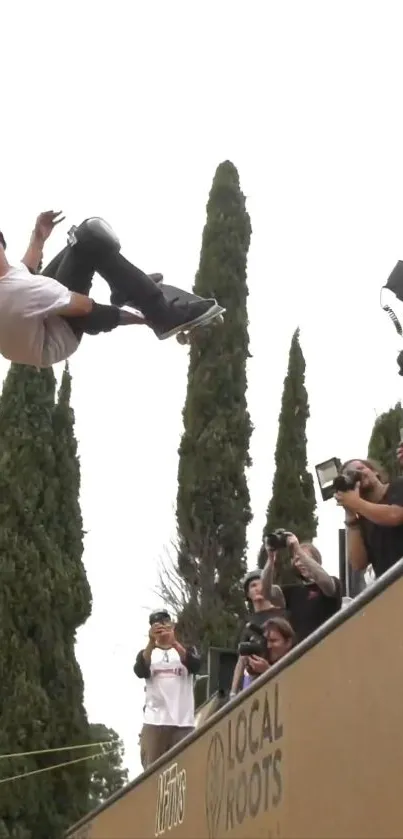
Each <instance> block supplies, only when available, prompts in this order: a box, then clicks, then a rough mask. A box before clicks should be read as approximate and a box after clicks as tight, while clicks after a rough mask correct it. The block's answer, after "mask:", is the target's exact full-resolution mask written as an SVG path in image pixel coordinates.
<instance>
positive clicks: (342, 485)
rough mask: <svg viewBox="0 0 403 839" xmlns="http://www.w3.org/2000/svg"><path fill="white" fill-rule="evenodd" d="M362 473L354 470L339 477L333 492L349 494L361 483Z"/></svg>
mask: <svg viewBox="0 0 403 839" xmlns="http://www.w3.org/2000/svg"><path fill="white" fill-rule="evenodd" d="M360 477H361V476H360V473H359V472H356V471H354V470H346V471H345V472H343V474H342V475H337V478H335V479H334V481H333V492H348V491H349V490H350V489H354V487H355V485H356V484H357V483H359V482H360Z"/></svg>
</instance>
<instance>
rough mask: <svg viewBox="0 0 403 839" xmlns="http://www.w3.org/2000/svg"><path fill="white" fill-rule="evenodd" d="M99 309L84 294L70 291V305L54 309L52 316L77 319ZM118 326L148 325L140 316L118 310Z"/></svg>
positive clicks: (124, 310) (105, 307) (104, 307)
mask: <svg viewBox="0 0 403 839" xmlns="http://www.w3.org/2000/svg"><path fill="white" fill-rule="evenodd" d="M100 308H101V307H100V306H99V305H98V304H97V303H95V302H94V300H92V299H91V297H87V296H86V295H85V294H77V292H75V291H72V292H71V297H70V303H68V304H67V306H61V307H60V309H56V311H55V312H54V314H55V315H60V316H64V317H71V318H74V317H76V318H77V317H82V316H83V315H89V314H90V313H91V312H93V311H94V310H95V309H97V310H99V309H100ZM102 308H103V309H107V308H108V309H112V308H115V307H113V306H111V307H109V306H108V307H107V306H103V307H102ZM119 324H120V325H121V326H124V325H125V324H127V325H133V324H138V325H139V326H144V325H148V324H147V322H146V320H145V319H144V318H143V316H142V315H140V314H136V313H135V312H128V311H127V310H126V309H120V310H119Z"/></svg>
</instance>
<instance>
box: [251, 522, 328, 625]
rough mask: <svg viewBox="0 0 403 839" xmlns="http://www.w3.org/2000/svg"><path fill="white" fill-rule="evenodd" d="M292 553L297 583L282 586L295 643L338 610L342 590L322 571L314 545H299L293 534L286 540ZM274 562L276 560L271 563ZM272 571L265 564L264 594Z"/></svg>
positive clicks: (267, 589) (319, 555)
mask: <svg viewBox="0 0 403 839" xmlns="http://www.w3.org/2000/svg"><path fill="white" fill-rule="evenodd" d="M287 545H288V547H289V548H290V549H291V552H292V558H291V561H292V565H293V568H294V572H295V574H296V582H295V584H294V583H291V584H289V585H285V586H283V591H282V594H283V596H284V601H285V606H286V609H287V614H288V618H289V621H290V623H291V626H292V627H293V629H294V631H295V633H296V636H297V639H298V641H302V640H303V639H304V638H306V637H307V636H308V635H310V634H311V632H314V631H315V630H316V629H318V628H319V626H321V625H322V624H323V623H324V622H325V621H327V620H328V619H329V618H330V617H332V615H334V614H336V612H338V611H339V609H340V608H341V588H340V582H339V580H338V579H337V577H331V576H330V574H328V573H327V571H325V569H324V568H322V557H321V554H320V552H319V551H318V549H317V548H316V547H315V545H312V544H311V543H310V542H304V543H302V544H300V543H299V541H298V539H297V537H296V536H295V535H294V534H293V533H292V534H290V535H289V536H288V538H287ZM273 562H275V559H274V560H273ZM271 574H272V571H271V569H270V567H269V566H268V564H266V567H265V569H264V572H263V592H264V594H265V595H266V596H267V595H268V594H269V592H270V585H271V579H272V576H271Z"/></svg>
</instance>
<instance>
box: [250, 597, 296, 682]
mask: <svg viewBox="0 0 403 839" xmlns="http://www.w3.org/2000/svg"><path fill="white" fill-rule="evenodd" d="M272 612H273V614H272V615H271V617H270V618H269V620H268V621H266V623H265V624H263V626H262V627H260V626H256V625H254V624H253V622H251V623H250V624H249V631H250V633H251V634H250V639H249V640H248V641H241V643H240V645H239V650H240V652H241V654H242V657H243V663H244V666H245V669H246V674H247V678H246V679H245V683H244V685H243V687H244V688H245V687H248V685H249V684H251V682H253V681H254V679H257V677H258V676H261V674H262V673H266V671H267V670H269V668H270V667H271V666H272V665H273V664H275V663H276V662H277V661H280V659H281V658H283V656H285V655H286V654H287V653H288V652H289V651H290V650H291V649H292V647H293V646H294V645H295V642H296V635H295V632H294V630H293V628H292V626H291V624H290V623H289V622H288V621H287V620H286V619H285V618H284V617H280V616H279V615H275V614H274V610H272Z"/></svg>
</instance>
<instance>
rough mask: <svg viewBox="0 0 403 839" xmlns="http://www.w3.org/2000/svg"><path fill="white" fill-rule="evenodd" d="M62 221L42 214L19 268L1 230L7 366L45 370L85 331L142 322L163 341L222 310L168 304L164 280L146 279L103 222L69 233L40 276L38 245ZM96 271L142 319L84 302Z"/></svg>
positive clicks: (1, 326) (2, 339) (0, 323)
mask: <svg viewBox="0 0 403 839" xmlns="http://www.w3.org/2000/svg"><path fill="white" fill-rule="evenodd" d="M63 220H64V219H63V217H61V214H60V213H59V212H54V211H53V210H49V211H48V212H45V213H41V215H40V216H38V218H37V221H36V224H35V228H34V231H33V233H32V236H31V240H30V243H29V247H28V250H27V252H26V254H25V256H24V258H23V260H22V262H21V263H19V264H17V265H10V264H9V263H8V261H7V257H6V253H5V251H6V242H5V239H4V236H3V234H2V233H1V232H0V353H1V354H2V355H3V356H4V357H5V358H7V359H9V360H10V361H14V362H16V363H18V364H28V365H31V366H33V367H50V366H51V365H52V364H56V363H57V362H58V361H64V360H65V359H66V358H68V357H69V356H70V355H72V354H73V353H74V352H75V351H76V349H77V347H78V345H79V343H80V341H81V338H82V336H83V334H84V333H87V334H90V335H97V334H99V333H100V332H110V331H111V330H112V329H115V327H117V326H121V325H125V324H146V325H147V326H149V327H150V328H151V329H153V330H154V332H155V334H156V335H157V337H158V338H159V339H161V340H163V339H164V338H169V337H170V336H171V335H175V334H177V333H179V332H182V331H183V330H186V329H187V328H189V327H191V326H192V325H193V326H195V325H197V324H203V323H205V322H208V321H209V320H210V319H211V318H212V317H214V314H215V312H216V311H217V310H218V309H219V307H218V306H217V304H216V302H215V301H214V300H200V299H197V300H195V301H190V302H180V300H179V299H177V300H176V299H171V300H170V301H168V300H166V299H165V297H164V294H163V291H162V287H161V285H160V282H159V281H160V280H162V276H161V275H160V274H158V275H150V276H149V275H147V274H144V273H143V271H140V269H139V268H135V266H134V265H132V264H131V263H130V262H128V261H127V259H125V258H124V257H123V256H122V255H121V253H120V243H119V240H118V238H117V236H116V234H115V233H114V231H113V230H112V229H111V227H109V225H108V224H106V222H105V221H103V220H102V219H100V218H90V219H87V220H86V221H84V222H82V224H80V225H79V226H78V227H73V228H71V230H70V232H69V237H68V244H67V247H66V248H64V249H63V250H62V251H61V252H60V253H59V254H58V255H57V256H56V257H55V259H53V260H52V262H51V263H50V265H48V266H47V268H45V270H44V271H43V272H42V273H37V272H38V270H39V265H40V264H41V261H42V252H43V246H44V244H45V242H46V240H47V239H48V238H49V236H50V234H51V233H52V230H53V229H54V227H55V226H56V225H57V224H59V223H60V222H61V221H63ZM95 272H98V273H99V274H100V275H101V277H103V278H104V279H105V280H106V281H107V283H108V284H109V286H110V289H111V296H112V300H114V299H116V300H119V302H120V305H128V306H131V307H133V308H135V309H138V310H139V311H140V312H141V313H142V315H143V317H141V316H140V315H139V314H135V313H134V312H129V311H127V310H124V309H121V308H119V307H118V306H115V305H111V306H105V305H102V304H100V303H95V301H94V300H92V299H91V298H90V297H89V294H90V290H91V284H92V279H93V276H94V273H95ZM178 298H179V291H178Z"/></svg>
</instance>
